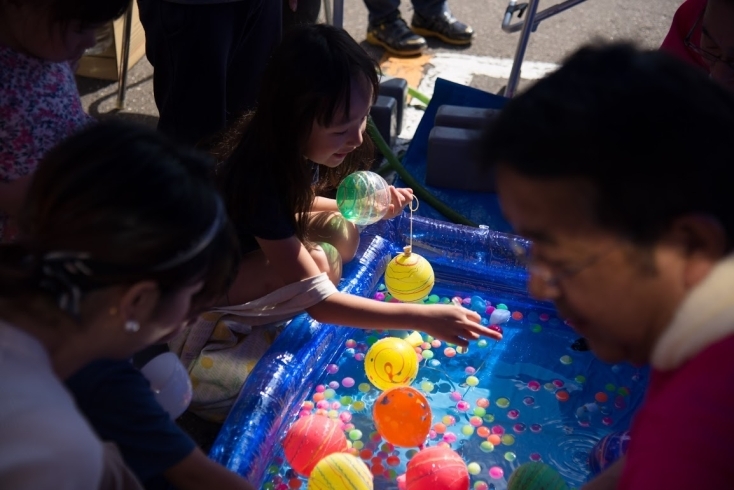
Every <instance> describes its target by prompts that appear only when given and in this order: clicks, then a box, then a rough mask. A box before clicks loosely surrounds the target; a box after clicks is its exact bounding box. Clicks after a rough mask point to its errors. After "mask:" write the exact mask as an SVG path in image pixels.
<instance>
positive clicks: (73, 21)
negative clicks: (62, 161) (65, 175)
mask: <svg viewBox="0 0 734 490" xmlns="http://www.w3.org/2000/svg"><path fill="white" fill-rule="evenodd" d="M128 3H129V2H128V1H127V0H105V1H103V2H100V1H99V0H33V1H20V0H0V239H2V238H3V236H4V235H5V238H6V239H7V238H9V236H8V235H10V234H11V233H10V232H9V231H7V230H6V231H5V232H4V228H5V227H6V222H7V219H8V217H13V216H14V215H16V214H17V213H18V211H19V208H20V204H21V203H22V202H23V197H24V195H25V191H26V189H27V187H28V185H29V183H30V177H31V174H32V173H33V171H34V170H35V168H36V164H37V163H38V161H39V160H40V159H41V157H42V156H43V154H44V153H46V152H47V151H48V150H49V149H50V148H51V147H53V146H54V145H56V144H57V143H58V142H59V141H61V140H63V139H64V138H66V137H68V136H69V135H71V134H72V133H74V132H75V131H77V130H79V129H80V128H81V127H82V126H84V125H85V124H87V123H88V122H89V121H90V118H89V116H87V115H86V114H85V113H84V110H83V109H82V105H81V101H80V100H79V93H78V92H77V88H76V82H75V81H74V74H73V71H72V69H71V65H70V63H72V62H75V61H77V60H78V59H79V58H80V57H81V56H82V53H83V52H84V50H85V49H87V48H89V47H90V46H92V45H94V40H95V37H94V32H95V29H96V28H97V27H99V26H100V25H101V24H103V23H105V22H108V21H110V20H112V19H115V18H116V17H119V16H120V15H122V13H123V12H124V10H125V7H126V6H127V5H128Z"/></svg>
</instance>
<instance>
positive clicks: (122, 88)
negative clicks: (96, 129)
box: [117, 0, 135, 110]
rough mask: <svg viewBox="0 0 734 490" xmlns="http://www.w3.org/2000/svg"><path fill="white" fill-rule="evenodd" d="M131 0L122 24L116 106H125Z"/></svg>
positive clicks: (130, 30)
mask: <svg viewBox="0 0 734 490" xmlns="http://www.w3.org/2000/svg"><path fill="white" fill-rule="evenodd" d="M133 1H135V0H132V1H131V2H130V4H129V5H128V7H127V10H126V11H125V19H124V22H123V24H122V48H121V49H120V58H121V59H120V79H119V80H118V81H117V108H118V109H120V110H122V109H124V108H125V92H126V91H127V69H128V64H129V58H130V36H131V32H132V24H133Z"/></svg>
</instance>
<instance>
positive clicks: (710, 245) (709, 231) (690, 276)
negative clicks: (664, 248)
mask: <svg viewBox="0 0 734 490" xmlns="http://www.w3.org/2000/svg"><path fill="white" fill-rule="evenodd" d="M666 239H667V240H666V241H669V243H672V244H674V245H676V248H678V249H679V250H680V251H681V253H682V254H683V257H684V259H685V261H686V265H685V271H684V274H685V282H686V284H687V285H689V286H692V285H695V284H698V283H699V282H700V281H701V280H702V279H703V278H704V277H705V276H706V275H707V274H708V273H709V271H710V270H711V268H712V267H713V265H714V264H715V263H716V262H717V261H719V260H720V259H722V258H723V257H724V256H725V255H726V246H727V237H726V230H724V227H723V225H722V224H721V222H720V221H719V220H718V219H716V218H714V217H713V216H710V215H707V214H687V215H684V216H681V217H679V218H676V219H675V220H674V221H673V223H672V225H671V226H670V229H669V232H668V233H666Z"/></svg>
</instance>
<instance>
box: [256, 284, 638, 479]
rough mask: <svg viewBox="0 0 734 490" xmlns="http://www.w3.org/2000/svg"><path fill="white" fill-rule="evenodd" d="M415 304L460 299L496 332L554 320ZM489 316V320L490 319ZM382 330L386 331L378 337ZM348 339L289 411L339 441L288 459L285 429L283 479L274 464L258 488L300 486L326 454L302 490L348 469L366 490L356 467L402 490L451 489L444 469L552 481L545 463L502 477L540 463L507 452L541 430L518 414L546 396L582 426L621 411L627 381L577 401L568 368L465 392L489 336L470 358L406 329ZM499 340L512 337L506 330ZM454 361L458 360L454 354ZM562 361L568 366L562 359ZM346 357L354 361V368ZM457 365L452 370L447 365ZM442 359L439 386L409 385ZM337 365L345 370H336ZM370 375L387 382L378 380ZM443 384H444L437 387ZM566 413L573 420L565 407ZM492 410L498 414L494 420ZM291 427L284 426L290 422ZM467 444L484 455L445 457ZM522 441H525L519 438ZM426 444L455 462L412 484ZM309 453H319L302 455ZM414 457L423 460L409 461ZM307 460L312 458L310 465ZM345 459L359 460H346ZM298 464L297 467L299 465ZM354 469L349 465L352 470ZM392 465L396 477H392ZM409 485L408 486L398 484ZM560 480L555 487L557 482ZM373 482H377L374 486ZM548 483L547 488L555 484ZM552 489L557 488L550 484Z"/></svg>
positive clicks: (491, 307) (479, 380)
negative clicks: (572, 405)
mask: <svg viewBox="0 0 734 490" xmlns="http://www.w3.org/2000/svg"><path fill="white" fill-rule="evenodd" d="M374 298H375V299H376V300H380V301H397V299H396V298H394V297H393V296H392V295H391V294H390V292H389V291H388V290H387V288H386V287H385V286H384V285H380V287H379V291H378V292H377V293H376V294H375V296H374ZM420 302H422V303H425V304H441V303H444V304H448V303H454V304H460V305H462V306H465V307H467V308H470V309H472V310H475V311H477V312H481V313H480V315H481V316H482V323H483V324H485V325H487V326H488V327H495V328H499V329H501V328H502V327H501V326H500V324H501V325H504V324H506V323H508V322H510V321H518V322H520V321H522V322H524V323H523V326H524V328H527V331H528V334H530V335H534V334H537V333H540V332H541V331H542V330H543V328H542V327H545V326H546V324H549V325H553V322H556V325H558V324H560V322H559V321H558V320H557V319H555V318H551V317H549V316H546V317H541V316H540V315H538V314H536V313H534V312H528V313H527V314H523V313H521V312H519V311H513V310H510V309H509V308H508V306H507V305H505V304H502V303H498V304H491V303H490V302H488V301H485V300H484V299H483V298H481V297H479V296H471V297H459V296H454V297H441V296H439V295H436V294H430V295H428V296H427V297H425V298H424V299H422V300H421V301H420ZM492 321H496V322H498V324H490V322H492ZM384 335H390V336H389V337H383V336H384ZM397 336H401V337H403V338H398V337H397ZM355 338H356V340H355V339H348V340H346V342H345V344H344V357H343V358H342V360H341V361H339V362H336V363H334V364H329V365H328V366H326V374H327V375H328V377H327V378H325V381H323V384H321V385H318V386H317V387H316V388H315V390H314V392H312V395H311V397H310V398H309V399H308V400H306V401H305V402H304V403H303V405H302V407H301V411H300V414H299V415H300V419H299V421H300V420H303V419H307V420H310V419H311V418H312V417H314V416H319V417H320V422H322V425H327V424H323V420H324V419H326V420H330V421H332V422H333V424H335V425H336V426H338V428H339V431H340V432H341V434H342V438H341V441H340V442H339V443H338V444H335V447H337V448H341V449H339V450H337V451H334V452H331V453H330V454H327V455H326V456H323V454H324V453H327V452H329V451H330V450H323V449H321V448H320V445H321V444H324V445H326V444H327V441H329V440H331V439H332V437H329V436H326V437H325V436H323V435H321V436H317V437H316V438H317V439H319V440H320V441H319V443H316V444H315V447H314V446H313V445H312V446H309V444H308V443H306V444H305V447H311V449H310V452H309V451H307V452H305V453H304V454H300V455H297V456H295V457H294V456H293V455H292V451H291V450H289V449H288V448H289V447H291V449H292V448H293V447H297V446H294V444H296V443H295V442H294V440H293V439H294V436H291V435H290V432H289V435H287V436H286V438H285V439H284V441H283V445H284V446H285V449H286V451H285V459H286V461H288V463H289V464H291V467H292V468H293V470H287V471H286V472H285V474H284V475H283V474H282V473H281V471H282V470H280V467H276V466H274V467H271V468H272V469H271V475H273V476H272V477H271V479H270V481H268V482H266V483H265V484H264V486H263V488H264V489H266V490H290V489H297V488H301V486H302V485H303V484H304V481H303V477H301V476H299V475H303V476H308V475H309V473H307V471H308V467H307V466H308V465H309V464H311V466H312V468H316V466H317V465H318V464H319V463H320V462H321V461H322V460H327V458H330V459H328V460H327V461H332V460H334V459H335V460H337V463H336V466H335V464H334V463H333V462H332V463H328V465H327V463H324V468H326V470H324V472H323V474H322V475H321V476H316V477H314V476H315V469H311V472H310V479H309V481H308V485H309V486H308V488H314V489H320V488H336V489H337V490H342V488H350V487H341V486H339V484H338V483H337V484H334V483H331V485H332V487H320V486H317V485H320V484H322V483H323V481H325V480H324V477H323V475H327V476H328V475H331V476H328V477H329V478H336V476H335V475H337V474H344V473H345V472H348V471H353V472H354V473H355V475H357V476H353V478H354V479H355V481H357V482H358V486H356V488H358V489H359V490H364V489H367V488H372V487H371V486H369V485H372V481H371V480H370V479H368V478H367V477H366V475H367V473H366V472H365V469H366V470H367V472H368V473H369V474H370V475H371V477H375V478H384V479H387V480H391V481H393V482H395V481H396V482H397V484H398V486H399V488H401V489H402V490H423V488H431V490H433V489H434V488H450V489H451V488H454V487H451V486H441V485H451V483H450V482H451V481H452V480H451V478H452V477H451V476H446V475H454V476H456V475H458V477H457V478H458V480H459V481H460V482H462V483H461V484H462V485H463V484H464V483H465V484H466V486H463V487H460V488H462V490H467V489H469V488H471V489H472V490H491V489H493V488H498V489H499V488H504V485H505V483H506V482H509V481H510V480H509V479H508V478H512V481H513V482H514V485H516V486H514V487H510V488H511V489H512V490H537V489H541V488H545V487H543V486H532V485H533V484H534V483H533V482H536V481H545V482H546V483H547V482H548V481H550V482H551V483H552V482H554V480H553V478H551V476H547V475H549V474H550V473H552V472H553V470H552V468H550V467H547V466H538V465H535V466H530V467H528V468H529V469H523V470H522V471H520V472H519V473H518V475H515V476H513V475H514V473H513V475H510V471H509V470H507V468H508V467H512V466H514V465H515V464H517V463H519V462H523V460H524V461H526V462H527V461H528V460H529V461H530V462H541V461H542V459H543V458H542V456H541V454H540V453H537V452H532V453H530V454H527V453H524V452H522V451H519V452H518V451H517V450H516V449H515V445H516V444H519V442H520V438H525V437H532V436H531V434H537V433H541V432H542V431H543V430H544V426H543V425H541V424H538V423H530V422H526V423H524V420H526V419H525V417H524V416H523V414H524V413H531V412H530V411H531V410H533V409H536V408H539V407H540V406H541V405H543V404H544V403H548V402H549V401H550V400H551V399H552V404H553V405H556V406H557V405H558V403H559V402H563V403H565V402H570V401H572V400H573V401H575V402H578V403H581V405H580V407H579V408H578V410H577V411H576V415H577V419H578V423H579V425H582V426H583V425H584V424H585V423H587V420H588V418H589V417H593V418H594V420H595V421H599V420H601V422H602V423H604V424H607V422H608V423H609V424H611V423H612V420H611V417H612V415H613V413H612V409H613V408H617V409H622V408H624V406H625V405H624V403H623V402H624V399H625V398H626V397H629V395H630V389H629V388H628V387H626V386H616V385H614V384H612V383H607V385H602V386H603V389H600V390H593V391H592V392H591V396H590V399H584V398H581V397H580V396H579V395H580V394H581V393H584V392H586V393H588V390H580V388H581V387H582V386H583V384H584V383H585V382H586V379H585V377H584V375H581V374H578V375H576V376H575V377H574V375H573V374H572V373H569V374H568V378H564V379H552V378H551V379H542V380H539V379H532V378H531V379H526V380H525V381H524V382H522V383H519V384H517V385H516V386H517V388H518V389H519V390H521V391H523V393H522V395H521V396H520V397H517V396H514V395H512V394H511V393H510V392H506V393H500V392H498V393H496V394H493V395H494V396H492V397H491V399H490V396H489V391H484V392H483V393H482V392H477V391H473V390H475V389H478V390H486V386H487V385H486V384H485V383H486V382H487V380H488V379H487V377H486V376H485V375H484V371H483V368H482V365H481V364H472V362H471V360H480V359H489V358H490V351H489V349H487V347H489V346H491V345H495V343H494V341H491V340H488V339H479V340H477V341H474V342H472V349H478V350H480V351H481V349H487V350H486V351H485V352H487V354H481V355H480V354H478V353H477V354H476V355H475V356H465V357H463V360H462V356H463V354H462V353H461V352H459V351H458V350H457V349H456V348H455V347H456V346H453V345H451V344H448V343H445V342H442V341H439V340H437V339H434V338H432V337H430V336H428V335H425V334H422V335H421V334H420V333H417V332H413V333H410V334H408V333H407V332H401V331H395V332H392V331H391V332H389V333H388V332H367V333H365V334H364V337H362V336H360V337H355ZM506 338H507V339H512V336H508V337H506ZM380 351H384V352H383V355H381V356H372V355H371V353H375V352H380ZM473 352H476V351H473ZM576 355H580V354H574V353H573V352H570V351H567V352H564V353H563V356H560V355H559V359H558V364H557V369H559V370H561V369H563V370H566V371H568V370H570V369H574V368H576V369H577V367H576V366H579V365H581V364H582V363H579V362H577V363H573V357H574V356H576ZM564 356H565V357H564ZM456 357H458V359H455V358H456ZM569 358H570V361H571V362H568V361H569ZM406 359H407V361H406ZM467 361H469V362H468V363H467ZM354 362H356V363H358V364H357V365H354V364H353V363H354ZM457 362H458V367H459V369H458V370H457V369H456V367H457ZM350 363H351V364H352V365H351V366H350ZM359 365H361V366H362V367H363V368H364V372H365V374H367V376H366V379H365V378H364V377H360V376H359V372H358V371H355V369H357V366H359ZM448 365H452V366H454V367H453V368H452V369H453V370H454V371H452V375H451V379H450V380H448V381H449V383H446V382H444V381H445V380H439V379H437V378H436V377H432V376H430V375H429V376H426V377H423V378H422V379H421V380H420V381H417V382H416V378H417V376H418V375H419V372H418V368H419V367H426V368H434V370H433V371H430V370H429V371H427V372H428V373H430V372H439V371H443V369H445V368H444V366H448ZM345 368H346V369H348V370H349V371H342V370H343V369H345ZM421 372H423V371H422V370H421ZM462 372H463V378H462V377H461V375H460V374H459V377H458V378H457V376H456V375H457V374H458V373H462ZM388 373H389V374H388ZM406 374H407V376H405V375H406ZM370 375H371V376H370ZM374 380H378V381H377V382H375V381H374ZM380 380H382V381H385V380H387V381H386V382H384V383H383V382H382V381H380ZM364 381H369V382H364ZM411 385H414V386H411ZM449 386H452V388H451V389H450V391H446V390H447V389H448V387H449ZM479 393H482V394H483V395H484V396H481V395H479ZM594 393H595V394H594ZM511 395H512V396H511ZM436 400H439V404H441V405H440V409H441V410H442V411H441V412H438V413H437V412H436V411H435V410H439V408H434V407H432V406H431V404H433V403H434V401H436ZM570 413H571V416H573V413H574V412H573V411H571V412H570ZM495 416H497V417H502V418H497V419H495ZM583 417H586V418H583ZM602 417H603V419H602ZM607 419H609V420H607ZM604 420H607V422H605V421H604ZM365 421H369V423H365ZM296 425H297V424H294V428H295V427H296ZM330 431H331V432H329V431H326V433H327V434H329V433H333V429H330ZM306 432H307V433H309V434H313V433H319V431H318V430H309V431H305V432H301V436H304V435H305V433H306ZM321 433H322V434H323V433H324V432H323V431H322V432H321ZM523 434H525V435H523ZM469 441H474V442H472V443H471V444H472V445H474V446H473V447H474V448H475V451H473V452H466V451H464V453H463V454H464V456H467V455H468V454H474V455H477V454H482V453H484V454H485V455H486V458H488V459H487V460H484V458H482V457H474V458H473V460H472V459H467V460H466V461H464V460H463V459H462V458H461V457H460V456H459V455H458V454H457V453H455V451H454V450H453V449H456V448H458V447H459V445H458V444H459V443H461V444H462V445H463V444H469ZM301 444H303V443H301ZM524 444H527V441H525V443H524ZM465 447H466V446H465ZM607 447H609V446H607ZM432 448H440V449H433V450H434V451H437V450H441V451H443V453H445V454H449V453H454V454H455V455H456V457H458V460H457V461H456V466H451V465H450V464H448V463H447V464H446V465H445V468H448V469H445V468H444V467H443V466H441V465H439V466H441V467H442V468H444V469H442V470H440V471H439V467H436V466H434V467H433V468H432V469H431V470H430V471H428V470H426V471H427V472H428V474H429V475H435V476H436V478H439V477H441V478H448V480H446V481H443V480H442V482H441V483H436V484H433V485H431V486H429V487H422V486H420V484H419V483H418V480H417V479H416V477H415V475H416V474H417V473H415V471H417V470H415V468H418V469H420V468H421V464H420V463H421V459H422V458H424V457H425V454H426V451H428V450H429V449H432ZM309 453H310V454H312V455H313V454H319V455H318V456H308V454H309ZM421 454H423V456H420V457H418V456H419V455H421ZM428 454H430V452H429V453H428ZM347 456H349V457H347ZM350 457H351V458H352V459H350ZM416 458H417V459H416ZM315 459H317V460H318V461H314V460H315ZM355 459H356V460H358V461H360V462H361V463H362V465H361V466H359V465H356V466H355V464H354V460H355ZM445 460H446V461H448V462H451V461H453V460H454V459H452V457H451V456H447V457H446V458H445ZM442 461H443V460H442ZM489 461H491V462H489ZM459 462H460V464H459ZM516 462H517V463H516ZM294 463H295V464H294ZM276 464H279V463H276ZM304 466H306V468H305V469H304ZM297 467H298V468H300V471H298V473H296V471H294V470H297V469H298V468H297ZM357 467H359V470H357V469H355V468H357ZM344 468H347V469H344ZM349 468H351V469H349ZM409 468H414V471H413V472H412V473H411V472H409V471H408V470H409ZM424 468H427V466H426V467H424ZM452 468H453V469H452ZM462 468H463V469H462ZM520 468H524V465H521V466H520ZM544 468H548V470H550V471H548V470H546V469H544ZM402 471H405V473H404V474H402V475H400V472H402ZM338 472H341V473H338ZM409 473H410V474H412V475H413V477H414V478H413V479H411V478H409V476H410V475H409ZM359 475H361V476H359ZM538 475H541V476H538ZM543 475H546V476H543ZM319 478H321V480H319ZM544 479H545V480H544ZM528 481H530V482H531V483H528ZM409 482H410V485H411V486H408V484H409ZM447 482H448V483H447ZM561 482H562V483H563V484H564V485H565V482H563V480H562V479H561ZM470 483H471V484H472V485H471V487H470V486H469V484H470ZM375 484H376V485H377V482H375ZM521 484H522V485H521ZM334 485H336V486H334ZM517 485H521V486H517ZM528 485H530V486H528ZM377 486H378V487H379V485H377ZM456 488H459V487H456ZM549 488H553V489H556V487H549ZM560 488H565V487H558V489H560Z"/></svg>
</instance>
